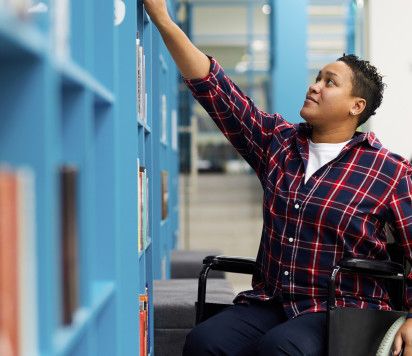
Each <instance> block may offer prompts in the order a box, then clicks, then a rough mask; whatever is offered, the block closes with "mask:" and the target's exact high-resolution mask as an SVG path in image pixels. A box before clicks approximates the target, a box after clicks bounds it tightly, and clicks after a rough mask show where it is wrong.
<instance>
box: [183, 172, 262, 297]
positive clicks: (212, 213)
mask: <svg viewBox="0 0 412 356" xmlns="http://www.w3.org/2000/svg"><path fill="white" fill-rule="evenodd" d="M180 183H181V185H180V187H181V190H180V192H181V195H180V206H181V209H180V217H181V219H180V227H181V229H180V230H181V234H180V242H179V243H180V246H179V247H180V248H189V249H220V250H221V251H222V252H223V253H224V254H226V255H234V256H251V257H256V254H257V249H258V246H259V241H260V235H261V230H262V205H261V204H262V188H261V186H260V183H259V181H258V179H257V178H256V176H255V175H248V174H240V175H223V174H213V175H211V174H206V175H199V176H198V179H197V182H193V181H192V182H190V181H189V179H188V178H187V177H183V176H182V177H181V181H180ZM187 192H190V194H188V195H186V198H185V194H186V193H187ZM185 219H186V221H185ZM228 279H229V280H230V281H231V282H232V283H233V285H234V287H235V290H236V291H241V290H245V289H250V281H251V276H245V275H240V274H233V273H230V274H228Z"/></svg>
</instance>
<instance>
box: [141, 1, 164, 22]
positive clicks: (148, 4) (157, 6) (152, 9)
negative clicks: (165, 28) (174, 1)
mask: <svg viewBox="0 0 412 356" xmlns="http://www.w3.org/2000/svg"><path fill="white" fill-rule="evenodd" d="M143 4H144V7H145V9H146V12H147V13H148V15H149V16H150V18H151V19H152V21H153V22H154V23H155V25H158V24H159V22H160V21H162V20H163V19H170V16H169V13H168V11H167V5H166V0H143Z"/></svg>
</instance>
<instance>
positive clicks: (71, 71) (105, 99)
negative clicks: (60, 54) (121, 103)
mask: <svg viewBox="0 0 412 356" xmlns="http://www.w3.org/2000/svg"><path fill="white" fill-rule="evenodd" d="M56 68H57V70H58V72H59V73H60V74H61V78H62V83H63V85H66V86H69V87H86V88H88V89H89V90H91V91H92V92H93V93H94V96H95V101H96V102H98V103H103V104H113V103H114V93H113V92H112V91H110V90H109V89H108V88H106V87H105V86H104V85H103V84H102V83H100V82H99V81H98V80H96V79H95V78H93V76H92V75H90V74H89V73H88V72H87V71H86V70H84V69H82V68H81V67H80V66H79V65H78V64H76V63H75V62H72V61H70V60H64V61H56Z"/></svg>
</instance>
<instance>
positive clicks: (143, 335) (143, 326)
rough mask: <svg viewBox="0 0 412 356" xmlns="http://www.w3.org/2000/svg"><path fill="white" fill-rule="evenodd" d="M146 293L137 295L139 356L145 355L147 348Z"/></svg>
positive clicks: (147, 317)
mask: <svg viewBox="0 0 412 356" xmlns="http://www.w3.org/2000/svg"><path fill="white" fill-rule="evenodd" d="M148 326H149V314H148V295H147V294H140V295H139V327H140V337H139V341H140V345H139V346H140V348H139V349H140V356H147V355H148V350H149V328H148Z"/></svg>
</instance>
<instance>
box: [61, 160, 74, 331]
mask: <svg viewBox="0 0 412 356" xmlns="http://www.w3.org/2000/svg"><path fill="white" fill-rule="evenodd" d="M77 176H78V172H77V168H76V167H73V166H63V167H61V169H60V183H61V186H60V191H61V261H62V266H61V273H62V279H61V282H62V284H61V288H62V293H61V295H62V322H63V324H64V325H68V324H71V323H72V321H73V315H74V313H75V311H76V309H77V306H78V271H77V265H78V258H77V242H78V226H77V193H78V192H77Z"/></svg>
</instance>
